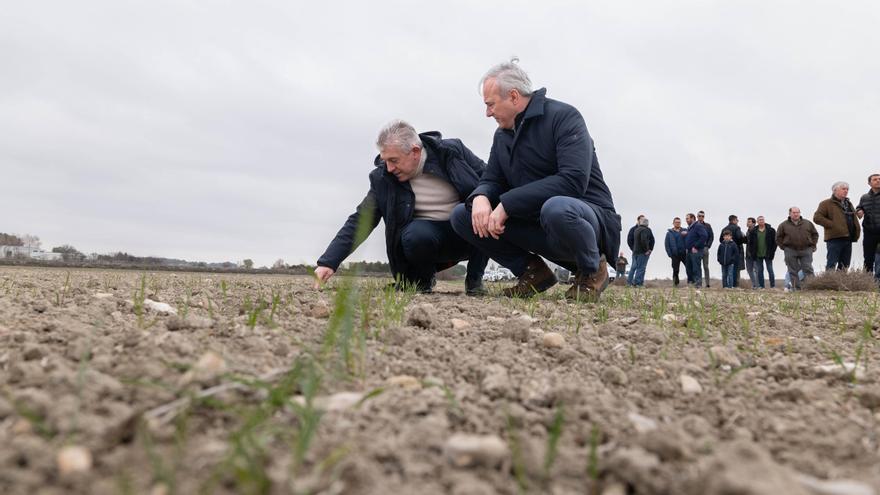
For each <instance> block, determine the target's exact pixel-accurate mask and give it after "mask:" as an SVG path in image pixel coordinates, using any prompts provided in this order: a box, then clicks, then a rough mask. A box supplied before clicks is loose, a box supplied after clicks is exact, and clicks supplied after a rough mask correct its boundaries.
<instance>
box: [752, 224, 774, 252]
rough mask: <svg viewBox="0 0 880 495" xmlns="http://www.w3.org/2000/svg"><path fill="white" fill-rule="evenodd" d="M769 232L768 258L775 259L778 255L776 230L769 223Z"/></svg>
mask: <svg viewBox="0 0 880 495" xmlns="http://www.w3.org/2000/svg"><path fill="white" fill-rule="evenodd" d="M767 234H768V235H767V259H768V260H770V261H773V258H774V257H775V256H776V231H775V230H773V227H770V226H769V225H768V226H767ZM755 250H757V248H755Z"/></svg>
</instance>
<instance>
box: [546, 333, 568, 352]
mask: <svg viewBox="0 0 880 495" xmlns="http://www.w3.org/2000/svg"><path fill="white" fill-rule="evenodd" d="M541 345H543V346H544V347H547V348H551V349H558V348H560V347H562V346H564V345H565V337H563V336H562V334H559V333H556V332H547V333H545V334H544V336H543V337H541Z"/></svg>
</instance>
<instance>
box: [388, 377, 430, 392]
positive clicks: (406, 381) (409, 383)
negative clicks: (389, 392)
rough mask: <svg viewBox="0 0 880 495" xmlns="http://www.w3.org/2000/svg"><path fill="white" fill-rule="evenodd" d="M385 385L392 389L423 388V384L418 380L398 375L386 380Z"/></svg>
mask: <svg viewBox="0 0 880 495" xmlns="http://www.w3.org/2000/svg"><path fill="white" fill-rule="evenodd" d="M385 383H386V384H387V385H388V386H391V387H400V388H410V389H415V388H422V382H421V381H419V379H418V378H416V377H414V376H410V375H397V376H392V377H391V378H389V379H387V380H385Z"/></svg>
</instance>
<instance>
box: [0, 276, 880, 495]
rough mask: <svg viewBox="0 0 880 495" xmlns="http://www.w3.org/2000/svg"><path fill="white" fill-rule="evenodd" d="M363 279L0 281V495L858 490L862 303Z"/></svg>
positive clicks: (865, 408)
mask: <svg viewBox="0 0 880 495" xmlns="http://www.w3.org/2000/svg"><path fill="white" fill-rule="evenodd" d="M381 282H384V281H378V282H377V281H376V280H375V279H372V280H366V281H364V280H361V281H356V282H355V283H354V286H353V287H354V289H352V287H350V286H349V284H347V282H346V281H345V280H342V279H338V280H337V279H334V280H333V282H332V283H331V284H330V286H329V287H327V288H325V289H324V290H323V291H317V290H315V289H313V288H312V279H310V278H307V277H296V276H283V275H227V274H224V275H212V274H205V273H192V274H189V273H141V272H130V271H100V270H70V271H66V270H60V269H34V268H13V267H5V268H0V493H4V494H19V493H22V494H24V493H27V494H34V493H39V494H54V493H58V494H61V493H89V494H102V493H151V494H155V495H159V494H170V493H187V494H188V493H221V494H222V493H278V494H286V493H328V494H329V493H366V494H384V493H420V494H433V493H438V494H440V493H453V494H458V495H465V494H474V495H475V494H492V493H502V494H508V493H509V494H515V493H553V494H568V493H572V494H575V493H577V494H583V493H596V494H613V493H621V494H622V493H631V494H718V495H720V494H732V493H737V494H740V493H742V494H764V493H766V494H771V493H772V494H779V493H853V494H856V493H875V492H876V491H877V490H880V455H878V454H880V451H878V448H880V444H878V442H880V437H878V422H880V368H878V366H877V362H876V361H877V356H876V345H875V344H876V335H877V327H878V320H877V309H878V305H880V299H878V297H877V294H876V293H868V292H854V293H842V292H801V293H783V292H782V291H779V290H765V291H751V290H740V289H733V290H721V289H711V290H702V291H693V290H687V289H685V290H677V291H673V290H672V289H642V290H632V289H627V288H623V287H617V286H612V287H611V288H609V289H608V291H607V292H606V293H605V294H604V295H603V298H602V301H601V302H600V303H598V304H576V303H571V302H568V301H565V300H564V299H562V297H561V295H562V294H563V292H564V290H565V288H566V287H564V286H560V287H555V288H553V289H551V290H550V291H548V293H546V294H542V295H541V297H539V298H536V299H533V300H510V299H506V298H503V297H501V296H499V295H490V296H487V297H482V298H470V297H465V296H464V294H463V283H461V282H441V283H440V284H439V285H438V287H437V288H436V289H435V291H434V293H432V294H405V293H393V292H387V293H386V292H384V291H383V290H382V287H381ZM352 290H353V291H354V292H352ZM491 292H492V293H493V294H497V293H498V287H492V291H491ZM346 297H350V299H349V302H350V304H349V305H348V306H346V305H343V304H340V301H343V300H345V298H346ZM163 303H164V304H163ZM346 308H348V309H346ZM175 313H176V314H175ZM353 313H355V314H353ZM175 401H177V402H175ZM169 404H170V405H169ZM834 483H836V484H834ZM833 489H839V490H844V491H831V490H833ZM822 490H825V491H822ZM846 490H849V491H846Z"/></svg>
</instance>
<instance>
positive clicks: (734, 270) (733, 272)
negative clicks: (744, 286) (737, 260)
mask: <svg viewBox="0 0 880 495" xmlns="http://www.w3.org/2000/svg"><path fill="white" fill-rule="evenodd" d="M738 268H739V267H738V266H737V265H736V264H733V265H727V287H728V288H730V289H733V288H734V287H737V282H736V276H737V274H739V270H738Z"/></svg>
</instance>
